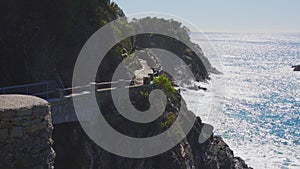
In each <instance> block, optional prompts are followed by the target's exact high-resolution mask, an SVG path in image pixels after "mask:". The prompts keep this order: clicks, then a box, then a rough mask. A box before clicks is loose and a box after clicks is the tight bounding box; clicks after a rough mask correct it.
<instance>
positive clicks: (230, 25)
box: [113, 0, 300, 33]
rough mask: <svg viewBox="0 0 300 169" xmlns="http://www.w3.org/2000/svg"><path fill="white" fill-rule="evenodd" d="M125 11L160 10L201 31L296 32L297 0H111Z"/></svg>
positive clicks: (299, 7) (298, 26) (298, 21)
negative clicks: (189, 23)
mask: <svg viewBox="0 0 300 169" xmlns="http://www.w3.org/2000/svg"><path fill="white" fill-rule="evenodd" d="M113 1H114V2H116V3H117V4H118V5H119V6H120V7H121V8H122V9H123V11H124V12H125V14H126V15H130V14H134V13H140V12H162V13H167V14H171V15H175V16H178V17H181V18H183V19H185V20H188V21H189V22H191V23H192V24H194V25H196V26H197V27H198V28H199V29H200V30H201V31H204V32H274V33H276V32H300V0H180V1H179V0H113Z"/></svg>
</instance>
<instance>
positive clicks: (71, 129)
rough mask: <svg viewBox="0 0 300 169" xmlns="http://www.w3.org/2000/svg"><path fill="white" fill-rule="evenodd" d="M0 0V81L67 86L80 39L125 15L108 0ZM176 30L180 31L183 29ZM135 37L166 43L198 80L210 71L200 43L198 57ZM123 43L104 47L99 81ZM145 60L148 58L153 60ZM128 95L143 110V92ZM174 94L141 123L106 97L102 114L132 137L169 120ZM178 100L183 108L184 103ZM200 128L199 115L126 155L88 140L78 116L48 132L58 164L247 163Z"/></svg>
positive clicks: (127, 167)
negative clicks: (159, 148) (146, 152)
mask: <svg viewBox="0 0 300 169" xmlns="http://www.w3.org/2000/svg"><path fill="white" fill-rule="evenodd" d="M0 3H1V4H0V23H1V28H0V29H1V30H0V55H1V58H0V63H1V66H0V76H1V78H2V80H1V81H0V87H2V86H10V85H18V84H26V83H35V82H40V81H43V80H55V81H56V83H57V85H58V86H60V87H67V86H70V84H71V78H72V73H73V67H74V63H75V61H76V58H77V56H78V53H79V51H80V49H81V48H82V46H83V44H84V43H85V41H86V40H87V39H88V38H89V37H90V36H91V35H92V34H93V33H94V32H95V31H96V30H97V29H98V28H100V27H101V26H103V25H105V24H106V23H107V22H109V21H111V20H113V19H116V18H118V17H120V16H123V15H124V14H123V12H122V10H121V9H120V8H118V6H117V5H116V4H114V3H110V1H108V0H60V1H58V0H54V1H53V0H43V1H41V0H27V1H24V0H10V1H5V2H4V1H1V2H0ZM180 36H181V35H180ZM182 36H183V37H185V38H186V34H183V35H182ZM135 38H136V39H135V40H136V42H135V43H136V44H135V45H137V46H139V47H140V48H144V47H149V46H150V47H151V44H149V42H151V41H152V42H154V45H153V46H152V47H160V48H164V49H168V50H170V51H172V52H174V53H175V54H177V55H180V56H183V57H185V61H186V62H187V63H188V64H190V66H191V69H192V70H193V72H194V74H195V75H196V77H197V79H198V80H204V79H207V78H208V77H209V72H214V71H216V70H215V69H214V68H213V67H212V66H211V65H210V64H209V62H208V60H207V59H206V58H205V57H204V56H203V53H202V51H201V49H200V48H198V50H199V51H198V53H197V54H198V55H199V54H200V56H201V59H200V60H199V58H198V57H197V56H196V54H195V53H191V52H189V51H187V48H186V46H184V45H183V44H180V43H178V42H174V41H172V39H171V42H172V44H174V43H175V44H176V45H168V44H169V42H168V39H163V40H162V39H161V37H160V36H151V37H150V36H140V37H135ZM169 40H170V39H169ZM186 40H187V41H189V39H186ZM130 43H131V42H130ZM131 45H132V44H129V45H128V46H126V47H127V48H129V49H128V50H127V51H131V50H133V49H130V48H131ZM123 48H124V45H123V44H122V43H120V44H118V45H117V46H116V48H113V49H112V50H111V51H110V52H109V54H108V55H109V56H112V57H107V58H106V59H105V60H104V61H103V64H102V66H101V68H100V69H101V70H100V71H101V72H102V74H101V76H98V78H97V80H98V81H108V80H110V78H111V75H112V73H113V72H114V68H115V67H116V65H118V63H120V62H121V61H122V58H121V54H122V52H123V51H122V49H123ZM146 55H147V54H146ZM146 58H147V56H146ZM152 61H153V65H155V64H156V62H155V61H154V60H152ZM148 62H149V63H150V62H151V60H149V61H148ZM134 96H135V98H136V99H137V100H138V101H140V102H141V104H140V105H136V106H137V108H138V109H146V107H147V106H146V105H147V104H148V102H147V99H145V98H143V97H142V96H140V95H138V94H135V95H134ZM178 98H180V95H179V94H178V93H177V94H175V95H173V97H170V100H169V102H168V103H169V105H168V107H167V111H166V112H165V113H164V115H163V116H162V117H161V118H159V119H158V120H157V121H155V122H153V123H151V124H147V126H141V125H140V126H139V125H138V126H136V124H132V123H128V121H126V120H125V121H124V118H121V117H120V116H119V115H118V113H116V111H115V108H114V107H113V105H112V104H110V103H107V104H105V106H102V107H103V112H106V114H105V115H106V117H107V120H108V121H110V124H111V125H112V126H114V127H115V128H116V129H117V130H119V131H121V132H123V133H125V134H127V135H131V136H137V137H147V136H152V135H155V134H157V133H159V132H162V131H163V130H164V129H165V128H166V127H168V125H170V124H169V122H168V121H166V119H168V118H167V117H168V115H169V114H171V115H175V116H176V115H177V114H176V113H178V112H176V110H177V108H178V106H180V105H179V102H178ZM182 107H183V108H184V109H186V106H185V105H182ZM186 111H187V112H188V110H186ZM112 112H114V113H112ZM112 114H113V115H112ZM122 121H123V122H122ZM162 123H163V124H164V125H162ZM202 127H203V123H202V122H201V119H200V118H198V119H197V121H196V123H195V124H194V127H193V128H192V130H191V131H190V133H189V134H188V135H187V137H186V138H185V139H184V140H182V141H181V142H180V143H179V144H178V145H177V146H175V147H174V148H173V149H171V150H169V151H168V152H165V153H163V154H161V155H158V156H155V157H151V158H145V159H128V158H124V157H119V156H116V155H113V154H111V153H109V152H107V151H105V150H103V149H101V148H100V147H98V146H97V145H95V144H94V143H93V142H92V141H91V140H89V138H88V136H87V135H86V134H85V133H84V131H83V130H82V128H81V126H80V125H79V123H76V122H74V123H65V124H60V125H55V126H54V132H53V139H54V149H55V151H56V155H57V156H56V159H55V163H54V165H55V167H56V168H58V169H64V168H66V169H69V168H73V169H76V168H78V169H86V168H99V169H101V168H103V169H139V168H140V169H186V168H187V169H189V168H190V169H193V168H195V169H199V168H209V169H218V168H225V169H227V168H228V169H235V168H236V169H238V168H247V165H246V164H245V163H244V162H243V160H241V159H240V158H235V157H234V155H233V152H232V151H231V150H230V149H229V147H228V146H227V145H226V143H224V141H223V140H222V139H221V138H220V137H215V136H211V137H210V138H209V139H208V140H207V141H206V142H205V143H202V144H200V143H198V137H199V135H200V131H201V129H202ZM133 129H134V130H133ZM116 146H117V145H116Z"/></svg>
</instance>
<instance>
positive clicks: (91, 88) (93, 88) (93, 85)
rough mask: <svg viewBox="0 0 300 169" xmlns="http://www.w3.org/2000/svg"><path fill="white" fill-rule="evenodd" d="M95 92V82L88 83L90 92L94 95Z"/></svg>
mask: <svg viewBox="0 0 300 169" xmlns="http://www.w3.org/2000/svg"><path fill="white" fill-rule="evenodd" d="M96 91H97V83H96V82H91V83H90V92H91V93H95V92H96Z"/></svg>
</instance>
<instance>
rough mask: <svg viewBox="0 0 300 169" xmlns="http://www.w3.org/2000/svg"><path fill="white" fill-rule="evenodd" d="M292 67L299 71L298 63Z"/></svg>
mask: <svg viewBox="0 0 300 169" xmlns="http://www.w3.org/2000/svg"><path fill="white" fill-rule="evenodd" d="M292 68H294V71H300V65H294V66H292Z"/></svg>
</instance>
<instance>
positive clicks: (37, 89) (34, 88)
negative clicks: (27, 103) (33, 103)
mask: <svg viewBox="0 0 300 169" xmlns="http://www.w3.org/2000/svg"><path fill="white" fill-rule="evenodd" d="M49 89H50V88H49V82H40V83H33V84H25V85H16V86H9V87H3V88H0V93H1V94H26V95H33V96H38V97H41V98H45V99H48V98H49V96H50V94H52V93H55V92H56V91H55V90H49Z"/></svg>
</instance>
